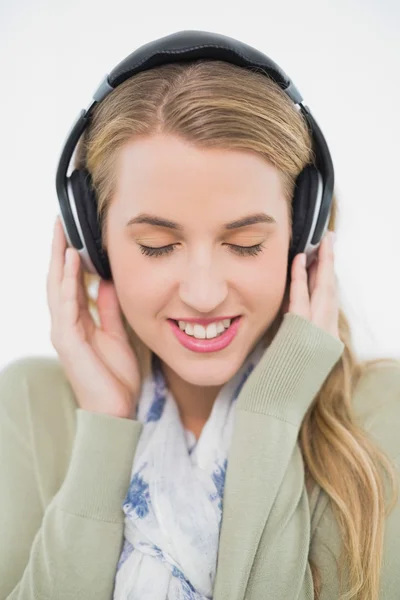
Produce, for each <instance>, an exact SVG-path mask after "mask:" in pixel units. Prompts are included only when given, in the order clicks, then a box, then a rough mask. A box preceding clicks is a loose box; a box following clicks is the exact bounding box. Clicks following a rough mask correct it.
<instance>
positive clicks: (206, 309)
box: [179, 263, 228, 314]
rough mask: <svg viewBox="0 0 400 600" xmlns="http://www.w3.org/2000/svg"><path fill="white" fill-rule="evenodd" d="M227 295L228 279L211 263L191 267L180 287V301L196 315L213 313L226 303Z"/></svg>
mask: <svg viewBox="0 0 400 600" xmlns="http://www.w3.org/2000/svg"><path fill="white" fill-rule="evenodd" d="M192 264H193V263H192ZM227 293H228V286H227V282H226V278H225V277H224V276H223V275H221V274H220V273H219V270H218V269H217V268H215V267H214V268H213V265H212V264H209V263H208V264H207V265H201V266H199V265H196V266H195V267H193V266H192V267H189V268H188V269H187V271H186V274H185V277H184V278H183V279H182V280H181V282H180V285H179V297H180V299H181V300H182V302H184V303H185V304H186V305H187V306H190V308H192V309H193V311H194V312H196V313H204V314H206V313H211V312H212V311H214V310H215V309H216V308H217V307H218V306H220V305H221V304H223V303H224V301H225V299H226V297H227Z"/></svg>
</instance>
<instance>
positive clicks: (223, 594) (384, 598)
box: [0, 313, 400, 600]
mask: <svg viewBox="0 0 400 600" xmlns="http://www.w3.org/2000/svg"><path fill="white" fill-rule="evenodd" d="M343 349H344V345H343V344H342V342H340V341H339V340H338V339H336V338H334V337H333V336H331V335H330V334H328V333H327V332H325V331H323V330H322V329H320V328H318V327H317V326H315V325H314V324H312V323H310V322H309V321H307V320H306V319H304V318H302V317H300V316H298V315H295V314H292V313H287V314H286V315H285V316H284V319H283V323H282V325H281V327H280V329H279V330H278V333H277V334H276V336H275V338H274V339H273V341H272V343H271V345H270V347H269V348H268V350H267V351H266V352H265V353H264V355H263V356H262V359H261V361H260V362H259V364H258V365H257V366H256V368H255V369H254V371H253V373H252V374H251V376H250V377H249V378H248V380H247V381H246V383H245V384H244V386H243V388H242V390H241V393H240V395H239V397H238V399H237V406H236V411H237V412H236V417H235V426H234V431H233V438H232V443H231V448H230V453H229V460H228V469H227V474H226V481H225V491H224V504H223V518H222V524H221V535H220V544H219V553H218V563H217V573H216V580H215V587H214V596H213V597H214V600H264V599H265V600H266V599H268V600H312V599H313V597H314V593H313V582H312V577H311V571H310V566H309V563H308V558H309V557H310V558H311V559H312V560H313V561H315V562H316V564H317V565H318V566H319V567H320V570H321V575H322V585H323V588H322V596H321V600H338V597H339V593H338V578H337V572H336V567H335V559H337V558H338V557H339V551H340V538H339V534H338V529H337V527H336V525H335V521H334V519H333V516H332V512H331V508H330V504H329V503H328V497H327V496H326V494H325V493H324V492H323V490H321V488H319V486H317V487H316V488H315V489H314V490H313V493H312V494H311V498H310V499H309V497H308V494H307V491H306V488H305V484H304V464H303V460H302V456H301V453H300V449H299V445H298V443H297V436H298V433H299V429H300V426H301V423H302V420H303V418H304V415H305V413H306V411H307V409H308V407H309V406H310V404H311V402H312V400H313V399H314V398H315V395H316V394H317V393H318V391H319V390H320V388H321V386H322V385H323V383H324V381H325V380H326V378H327V376H328V375H329V373H330V372H331V370H332V369H333V368H334V366H335V364H336V363H337V361H338V360H339V358H340V357H341V355H342V352H343ZM399 365H400V363H399ZM354 406H355V408H356V410H357V414H358V415H359V417H360V419H361V422H362V423H363V425H364V427H365V428H366V429H367V430H368V431H369V434H370V435H371V436H372V437H373V438H374V440H375V441H376V442H378V443H379V444H380V446H381V447H382V448H383V449H384V450H385V451H386V452H387V453H388V455H389V456H390V457H391V458H392V459H393V460H394V461H395V462H396V464H397V467H399V466H400V435H399V430H400V427H399V425H400V366H396V365H390V364H386V365H384V366H380V367H375V368H371V369H369V370H368V371H367V372H366V373H365V374H364V375H363V377H362V378H361V379H360V381H359V384H358V385H357V388H356V392H355V395H354ZM141 429H142V424H141V423H140V422H138V421H135V420H129V419H123V418H117V417H112V416H108V415H101V414H96V413H93V412H89V411H85V410H82V409H80V408H79V407H78V406H77V403H76V400H75V398H74V394H73V391H72V388H71V386H70V385H69V383H68V381H67V379H66V377H65V375H64V372H63V369H62V367H61V365H60V362H59V361H58V360H57V359H55V358H51V357H32V356H31V357H24V358H21V359H19V360H16V361H14V362H12V363H10V364H9V365H7V366H6V367H5V368H3V370H2V371H1V373H0V491H1V493H0V600H5V599H6V598H7V599H10V600H11V599H12V600H17V599H18V600H45V599H46V600H91V599H93V600H111V599H112V591H113V586H114V578H115V573H116V566H117V562H118V559H119V556H120V552H121V548H122V542H123V535H124V513H123V511H122V508H121V506H122V502H123V499H124V498H125V495H126V491H127V489H128V486H129V482H130V473H131V467H132V461H133V457H134V454H135V449H136V445H137V442H138V439H139V436H140V433H141ZM399 557H400V506H399V505H398V506H397V507H396V509H395V510H394V512H393V513H391V515H390V516H389V518H388V521H387V526H386V529H385V537H384V557H383V567H382V579H381V593H380V595H379V598H380V600H396V599H397V600H398V599H399V597H400V568H399V566H400V559H399Z"/></svg>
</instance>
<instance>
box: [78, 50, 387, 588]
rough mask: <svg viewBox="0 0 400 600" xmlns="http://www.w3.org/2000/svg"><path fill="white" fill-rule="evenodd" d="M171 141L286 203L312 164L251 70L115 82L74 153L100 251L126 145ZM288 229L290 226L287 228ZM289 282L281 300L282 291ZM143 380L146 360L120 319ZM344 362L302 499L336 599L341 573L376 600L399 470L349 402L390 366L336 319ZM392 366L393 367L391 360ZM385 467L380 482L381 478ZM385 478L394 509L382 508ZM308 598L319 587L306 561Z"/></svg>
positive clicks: (168, 73) (217, 64) (306, 136)
mask: <svg viewBox="0 0 400 600" xmlns="http://www.w3.org/2000/svg"><path fill="white" fill-rule="evenodd" d="M158 133H163V134H171V135H175V136H180V138H181V139H183V140H185V141H189V142H192V143H193V144H195V145H196V146H197V147H199V148H212V147H214V148H216V147H218V148H225V149H239V150H244V151H246V150H247V151H253V152H256V153H257V154H259V155H261V156H263V157H264V158H265V159H266V161H269V163H271V164H273V165H274V166H275V167H276V168H277V169H278V170H279V172H280V174H281V176H282V181H283V185H284V191H285V198H286V201H287V203H288V208H289V215H290V225H291V222H292V210H291V202H292V198H293V191H294V186H295V180H296V177H297V176H298V174H299V173H300V171H302V169H303V168H304V167H305V165H307V164H309V163H314V164H315V157H314V154H313V148H312V141H311V136H310V132H309V130H308V126H307V124H306V122H305V121H304V118H303V117H302V115H301V114H300V113H299V112H298V111H297V110H296V108H295V107H294V104H293V103H292V101H291V100H290V99H289V98H288V97H287V96H286V94H285V93H284V92H283V91H282V90H281V89H280V87H279V86H278V85H277V84H276V83H275V82H274V81H272V80H271V79H270V78H268V77H266V76H265V75H264V74H262V73H259V72H257V71H256V70H249V69H244V68H241V67H238V66H235V65H232V64H230V63H226V62H223V61H214V60H213V61H202V60H197V61H192V62H191V63H174V64H167V65H162V66H159V67H156V68H153V69H151V70H149V71H144V72H141V73H139V74H137V75H136V76H135V77H133V78H131V79H128V80H126V81H125V82H124V83H122V84H121V85H120V86H119V87H118V88H117V89H116V90H115V91H114V92H113V93H112V94H111V95H110V96H108V97H107V98H106V99H105V100H104V101H103V102H102V103H101V104H99V106H97V107H96V109H95V111H94V114H93V117H92V122H91V124H90V126H89V127H88V128H87V129H86V130H85V132H84V134H83V136H82V137H81V140H80V142H79V144H78V147H77V151H76V154H75V167H77V168H82V167H86V168H87V169H88V171H89V172H90V173H91V176H92V180H93V187H94V190H95V191H96V195H97V198H98V216H99V221H100V224H101V229H102V245H103V248H104V249H105V250H106V243H105V239H106V229H107V211H108V208H109V206H110V202H111V199H112V197H113V193H114V189H115V169H114V165H115V159H116V156H117V154H118V151H119V150H120V148H121V146H122V145H124V144H126V143H127V142H129V140H131V139H132V138H138V137H140V136H143V137H145V136H151V135H152V134H158ZM337 213H338V205H337V197H336V195H335V194H334V197H333V207H332V213H331V217H330V222H329V225H328V228H329V229H331V230H334V229H335V225H336V221H337ZM290 230H291V227H290ZM98 282H99V278H98V276H95V275H90V274H88V273H85V286H86V292H87V295H88V299H89V304H90V308H91V311H92V314H93V315H96V297H95V295H93V294H92V293H91V290H93V285H94V286H95V285H96V283H98ZM289 287H290V281H289V278H288V282H287V287H286V292H285V297H286V296H287V293H288V291H289ZM122 317H123V321H124V326H125V329H126V331H127V333H128V336H129V340H130V343H131V344H132V346H133V348H134V350H135V352H136V354H137V356H138V358H139V363H140V368H141V373H142V376H144V375H145V374H146V373H147V372H148V369H149V366H150V356H151V351H150V349H149V348H147V347H146V346H145V345H144V343H143V342H142V341H141V340H140V339H139V338H138V336H137V335H136V334H135V332H134V331H133V330H132V329H131V327H130V325H129V323H128V322H127V321H126V319H125V317H124V315H122ZM282 319H283V314H282V311H279V314H278V316H277V318H276V320H275V321H274V323H273V325H272V326H271V327H270V328H269V329H268V331H266V333H265V339H266V341H267V343H270V341H271V340H272V338H273V337H274V335H275V333H276V332H277V330H278V329H279V326H280V324H281V322H282ZM339 333H340V339H341V340H342V342H343V343H344V345H345V348H344V351H343V354H342V357H341V358H340V360H339V361H338V363H337V364H336V365H335V368H334V369H333V370H332V371H331V373H330V375H329V376H328V378H327V380H326V381H325V383H324V385H323V387H322V389H321V390H320V391H319V393H318V395H317V397H316V399H315V400H314V402H313V404H312V406H311V407H310V410H309V411H308V413H307V414H306V416H305V418H304V421H303V423H302V426H301V430H300V433H299V445H300V448H301V451H302V454H303V457H304V464H305V472H306V482H307V490H308V492H309V493H310V491H311V489H312V488H311V487H309V486H314V485H316V484H318V485H319V486H320V487H321V488H322V489H323V490H324V491H325V492H326V494H327V495H328V497H329V500H330V503H331V506H332V510H333V512H334V515H335V518H336V519H337V522H338V524H339V526H340V531H341V538H342V540H343V548H342V553H341V556H340V561H339V569H340V573H339V574H340V585H341V592H343V573H344V567H345V566H347V568H348V576H349V579H348V583H349V589H348V590H346V593H344V592H343V595H341V597H340V600H347V599H350V598H356V599H358V600H378V593H379V577H380V570H381V562H382V554H383V539H384V525H385V518H386V516H387V515H388V514H390V511H391V510H392V509H393V508H394V506H395V505H396V503H397V500H398V492H399V490H398V486H397V485H396V481H397V479H396V471H395V467H394V465H393V464H392V462H391V460H390V458H389V457H388V456H387V455H386V454H385V453H384V452H383V450H382V449H380V448H379V447H378V446H377V444H376V443H375V442H373V440H372V439H371V438H370V437H369V436H368V434H367V432H366V431H365V430H364V429H363V427H362V426H361V425H360V424H359V423H358V422H357V417H356V414H355V412H353V406H352V397H353V392H354V389H355V386H356V385H357V382H358V380H359V379H360V377H361V376H362V374H363V373H364V372H365V370H366V369H368V368H369V367H373V366H374V365H375V364H377V363H381V362H385V361H386V360H387V361H389V362H390V361H391V359H375V360H372V361H363V362H361V361H358V360H357V358H356V355H355V352H354V350H353V347H352V338H351V332H350V326H349V322H348V320H347V318H346V316H345V314H344V313H343V311H342V310H340V312H339ZM393 362H396V361H393ZM381 468H383V470H384V471H385V473H380V469H381ZM384 475H387V476H388V479H389V482H390V486H391V491H392V502H391V504H390V505H389V506H388V507H387V509H385V503H384V500H385V495H384V490H385V487H384ZM310 566H311V570H312V575H313V580H314V589H315V599H316V600H317V599H318V598H319V597H320V592H321V586H322V584H323V582H322V581H321V577H320V573H319V570H318V568H317V566H316V565H315V564H314V563H313V562H312V561H311V559H310Z"/></svg>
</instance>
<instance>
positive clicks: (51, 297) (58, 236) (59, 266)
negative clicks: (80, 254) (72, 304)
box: [46, 216, 67, 313]
mask: <svg viewBox="0 0 400 600" xmlns="http://www.w3.org/2000/svg"><path fill="white" fill-rule="evenodd" d="M66 247H67V241H66V239H65V235H64V230H63V227H62V223H61V221H60V217H59V216H57V218H56V220H55V222H54V226H53V239H52V243H51V257H50V262H49V268H48V274H47V283H46V287H47V300H48V305H49V308H50V312H52V313H54V311H55V310H56V307H57V304H58V299H59V292H60V286H61V282H62V280H63V277H64V263H65V249H66Z"/></svg>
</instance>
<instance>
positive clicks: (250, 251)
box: [139, 244, 264, 257]
mask: <svg viewBox="0 0 400 600" xmlns="http://www.w3.org/2000/svg"><path fill="white" fill-rule="evenodd" d="M176 245H177V244H169V245H168V246H160V247H159V248H153V247H152V246H143V245H142V244H139V248H140V251H141V252H142V254H145V255H146V256H152V257H157V256H163V255H165V254H169V253H170V252H173V250H174V247H175V246H176ZM225 245H226V246H229V247H230V248H231V249H232V251H233V252H235V253H236V254H239V255H240V256H256V255H257V254H258V253H259V252H262V251H263V248H264V246H263V245H262V244H255V245H254V246H237V245H236V244H225Z"/></svg>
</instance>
